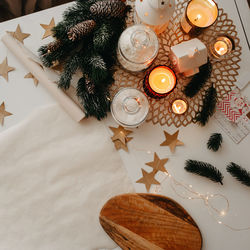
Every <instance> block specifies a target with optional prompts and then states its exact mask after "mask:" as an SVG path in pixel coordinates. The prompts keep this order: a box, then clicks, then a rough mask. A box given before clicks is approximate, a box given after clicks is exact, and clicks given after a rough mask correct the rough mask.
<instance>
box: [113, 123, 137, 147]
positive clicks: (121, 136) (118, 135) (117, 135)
mask: <svg viewBox="0 0 250 250" xmlns="http://www.w3.org/2000/svg"><path fill="white" fill-rule="evenodd" d="M109 128H110V129H111V130H112V131H113V133H114V135H113V136H112V137H111V139H112V141H116V140H120V141H121V142H122V143H123V144H126V137H127V135H129V134H131V133H132V131H131V130H127V129H125V128H123V127H122V126H120V125H119V127H118V128H114V127H109Z"/></svg>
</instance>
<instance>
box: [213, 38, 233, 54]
mask: <svg viewBox="0 0 250 250" xmlns="http://www.w3.org/2000/svg"><path fill="white" fill-rule="evenodd" d="M232 49H233V40H232V39H231V38H229V37H227V36H220V37H217V38H216V39H215V40H214V41H213V42H212V43H211V45H210V52H211V53H212V55H213V56H214V57H215V58H218V59H223V58H225V56H227V55H228V54H230V52H231V51H232Z"/></svg>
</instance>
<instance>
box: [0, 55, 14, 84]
mask: <svg viewBox="0 0 250 250" xmlns="http://www.w3.org/2000/svg"><path fill="white" fill-rule="evenodd" d="M14 69H15V68H13V67H10V66H9V65H8V60H7V57H5V59H4V60H3V62H2V63H1V64H0V75H1V76H2V77H3V78H4V79H5V80H6V81H8V80H9V78H8V73H9V72H10V71H13V70H14Z"/></svg>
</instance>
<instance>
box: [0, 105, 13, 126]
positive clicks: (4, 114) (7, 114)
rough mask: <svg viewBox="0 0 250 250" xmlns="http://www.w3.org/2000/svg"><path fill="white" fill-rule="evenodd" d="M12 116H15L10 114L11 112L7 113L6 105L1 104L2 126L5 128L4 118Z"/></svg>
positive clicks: (0, 120)
mask: <svg viewBox="0 0 250 250" xmlns="http://www.w3.org/2000/svg"><path fill="white" fill-rule="evenodd" d="M10 115H13V114H12V113H10V112H7V111H6V110H5V104H4V102H3V103H2V104H1V106H0V123H1V125H2V126H3V124H4V117H6V116H10Z"/></svg>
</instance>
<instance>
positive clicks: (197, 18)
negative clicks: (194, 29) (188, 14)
mask: <svg viewBox="0 0 250 250" xmlns="http://www.w3.org/2000/svg"><path fill="white" fill-rule="evenodd" d="M199 19H201V15H200V14H198V15H197V17H196V18H195V19H194V21H195V22H197V21H198V20H199Z"/></svg>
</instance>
